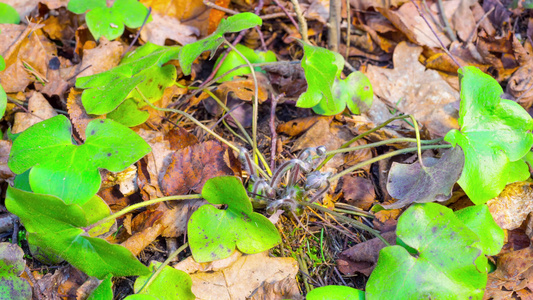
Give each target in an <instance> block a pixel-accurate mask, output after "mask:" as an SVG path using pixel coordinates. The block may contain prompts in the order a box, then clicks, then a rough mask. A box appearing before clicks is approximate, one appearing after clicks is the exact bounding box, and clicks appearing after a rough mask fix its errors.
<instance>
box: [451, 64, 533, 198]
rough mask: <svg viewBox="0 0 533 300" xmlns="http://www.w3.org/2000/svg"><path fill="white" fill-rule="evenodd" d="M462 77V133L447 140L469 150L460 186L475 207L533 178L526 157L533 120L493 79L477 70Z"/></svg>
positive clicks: (453, 132)
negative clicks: (524, 159)
mask: <svg viewBox="0 0 533 300" xmlns="http://www.w3.org/2000/svg"><path fill="white" fill-rule="evenodd" d="M459 74H460V75H461V109H460V111H459V115H460V117H459V125H460V126H461V130H460V131H459V130H455V129H454V130H451V131H450V132H448V133H447V134H446V136H445V137H444V139H445V140H446V141H448V142H450V143H451V144H452V145H453V146H455V145H457V144H458V145H459V146H461V148H463V151H464V153H465V166H464V171H463V173H462V175H461V178H459V181H458V183H459V185H460V186H461V187H462V188H463V190H464V191H465V193H466V194H467V195H468V197H469V198H470V199H471V200H472V202H474V203H476V204H483V203H485V202H487V201H488V200H490V199H492V198H494V197H496V196H498V195H499V194H500V192H501V191H502V190H503V189H504V187H505V186H506V185H507V184H508V183H512V182H515V181H521V180H526V179H527V178H528V177H529V176H530V174H529V170H528V166H527V164H526V163H525V162H524V161H523V160H521V158H522V157H523V156H525V155H526V154H527V152H528V151H529V150H530V149H531V146H533V135H532V134H531V130H532V129H533V119H531V117H530V116H529V114H528V113H527V112H526V111H525V110H524V109H523V108H522V107H521V106H520V105H519V104H517V103H516V102H513V101H511V100H506V99H502V98H500V96H501V95H502V94H503V90H502V88H501V87H500V85H499V84H498V82H496V80H494V79H493V78H492V77H490V76H489V75H487V74H484V73H483V72H481V71H480V70H479V69H477V68H475V67H464V68H462V69H461V70H459Z"/></svg>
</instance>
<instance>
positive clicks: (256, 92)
mask: <svg viewBox="0 0 533 300" xmlns="http://www.w3.org/2000/svg"><path fill="white" fill-rule="evenodd" d="M224 42H225V43H226V45H228V47H230V48H231V49H232V50H233V51H235V53H237V54H239V56H240V57H241V58H242V59H243V60H244V61H245V62H246V64H247V65H248V66H249V67H250V72H252V78H253V79H254V99H253V106H252V108H253V112H252V113H253V115H252V118H253V120H252V148H253V154H254V162H255V163H256V164H257V163H258V162H259V161H258V159H257V153H256V151H257V115H258V111H259V99H258V98H259V85H258V84H257V77H256V76H255V70H254V67H253V66H252V64H251V63H250V61H249V60H248V58H246V56H244V55H243V54H242V53H241V52H240V51H239V50H237V48H235V46H233V45H232V44H231V43H230V42H228V41H227V40H226V39H224ZM263 164H264V163H263ZM265 167H267V168H268V165H265Z"/></svg>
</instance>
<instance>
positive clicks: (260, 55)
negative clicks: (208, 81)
mask: <svg viewBox="0 0 533 300" xmlns="http://www.w3.org/2000/svg"><path fill="white" fill-rule="evenodd" d="M235 48H236V49H237V50H238V51H239V52H240V53H241V54H242V55H244V57H246V58H247V59H248V61H249V62H250V63H252V64H255V63H263V62H274V61H277V58H276V55H275V54H274V52H272V51H267V52H263V51H254V50H252V49H250V48H248V47H246V46H244V45H241V44H237V45H235ZM221 59H222V56H220V57H219V58H218V59H217V61H216V62H215V66H217V65H218V64H219V62H220V60H221ZM245 64H246V61H245V60H244V59H243V58H242V57H241V56H240V55H239V54H238V53H237V52H235V51H234V50H231V51H230V52H229V53H228V56H227V57H226V59H224V61H223V62H222V65H220V68H218V71H217V73H216V74H215V78H217V77H219V76H222V74H224V73H226V72H228V71H229V70H231V69H233V68H235V67H237V66H240V65H245ZM255 71H261V68H257V69H255ZM247 74H251V71H250V68H248V67H243V68H240V69H237V70H235V71H233V72H231V73H229V74H228V75H226V76H224V77H222V78H221V79H219V80H218V81H217V82H218V83H221V82H224V81H231V80H233V78H234V77H235V76H242V75H247Z"/></svg>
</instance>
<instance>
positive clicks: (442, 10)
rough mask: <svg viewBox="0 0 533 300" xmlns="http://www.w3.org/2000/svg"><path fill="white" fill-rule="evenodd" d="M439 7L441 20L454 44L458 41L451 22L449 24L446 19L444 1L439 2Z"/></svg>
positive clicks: (438, 0) (439, 0)
mask: <svg viewBox="0 0 533 300" xmlns="http://www.w3.org/2000/svg"><path fill="white" fill-rule="evenodd" d="M437 6H438V7H439V10H440V18H441V20H442V22H443V23H444V30H445V31H446V33H447V34H448V37H449V38H450V40H452V41H454V42H455V41H457V37H456V36H455V34H454V33H453V30H452V27H451V26H450V22H448V18H446V13H445V12H444V5H442V0H437Z"/></svg>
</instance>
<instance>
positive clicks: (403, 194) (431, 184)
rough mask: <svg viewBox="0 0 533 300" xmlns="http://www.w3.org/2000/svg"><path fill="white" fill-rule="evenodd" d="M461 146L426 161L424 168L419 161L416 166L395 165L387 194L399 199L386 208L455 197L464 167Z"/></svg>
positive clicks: (390, 173)
mask: <svg viewBox="0 0 533 300" xmlns="http://www.w3.org/2000/svg"><path fill="white" fill-rule="evenodd" d="M464 161H465V158H464V154H463V150H462V149H461V147H455V148H453V149H450V150H448V151H446V152H445V153H444V154H443V155H442V157H441V158H440V159H435V158H432V157H430V158H427V159H423V163H424V168H422V167H421V166H420V162H419V161H417V162H415V163H413V164H410V165H408V164H400V163H396V162H393V163H392V166H391V169H390V172H389V179H388V180H387V191H388V192H389V194H390V195H391V196H392V197H394V198H396V199H398V201H397V202H395V203H393V204H390V205H382V206H383V207H384V208H385V209H396V208H402V207H404V206H406V205H409V204H411V203H426V202H433V201H437V202H443V201H446V200H448V199H450V197H451V196H452V189H453V185H454V184H455V182H456V181H457V179H459V177H460V176H461V172H462V171H463V165H464Z"/></svg>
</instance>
